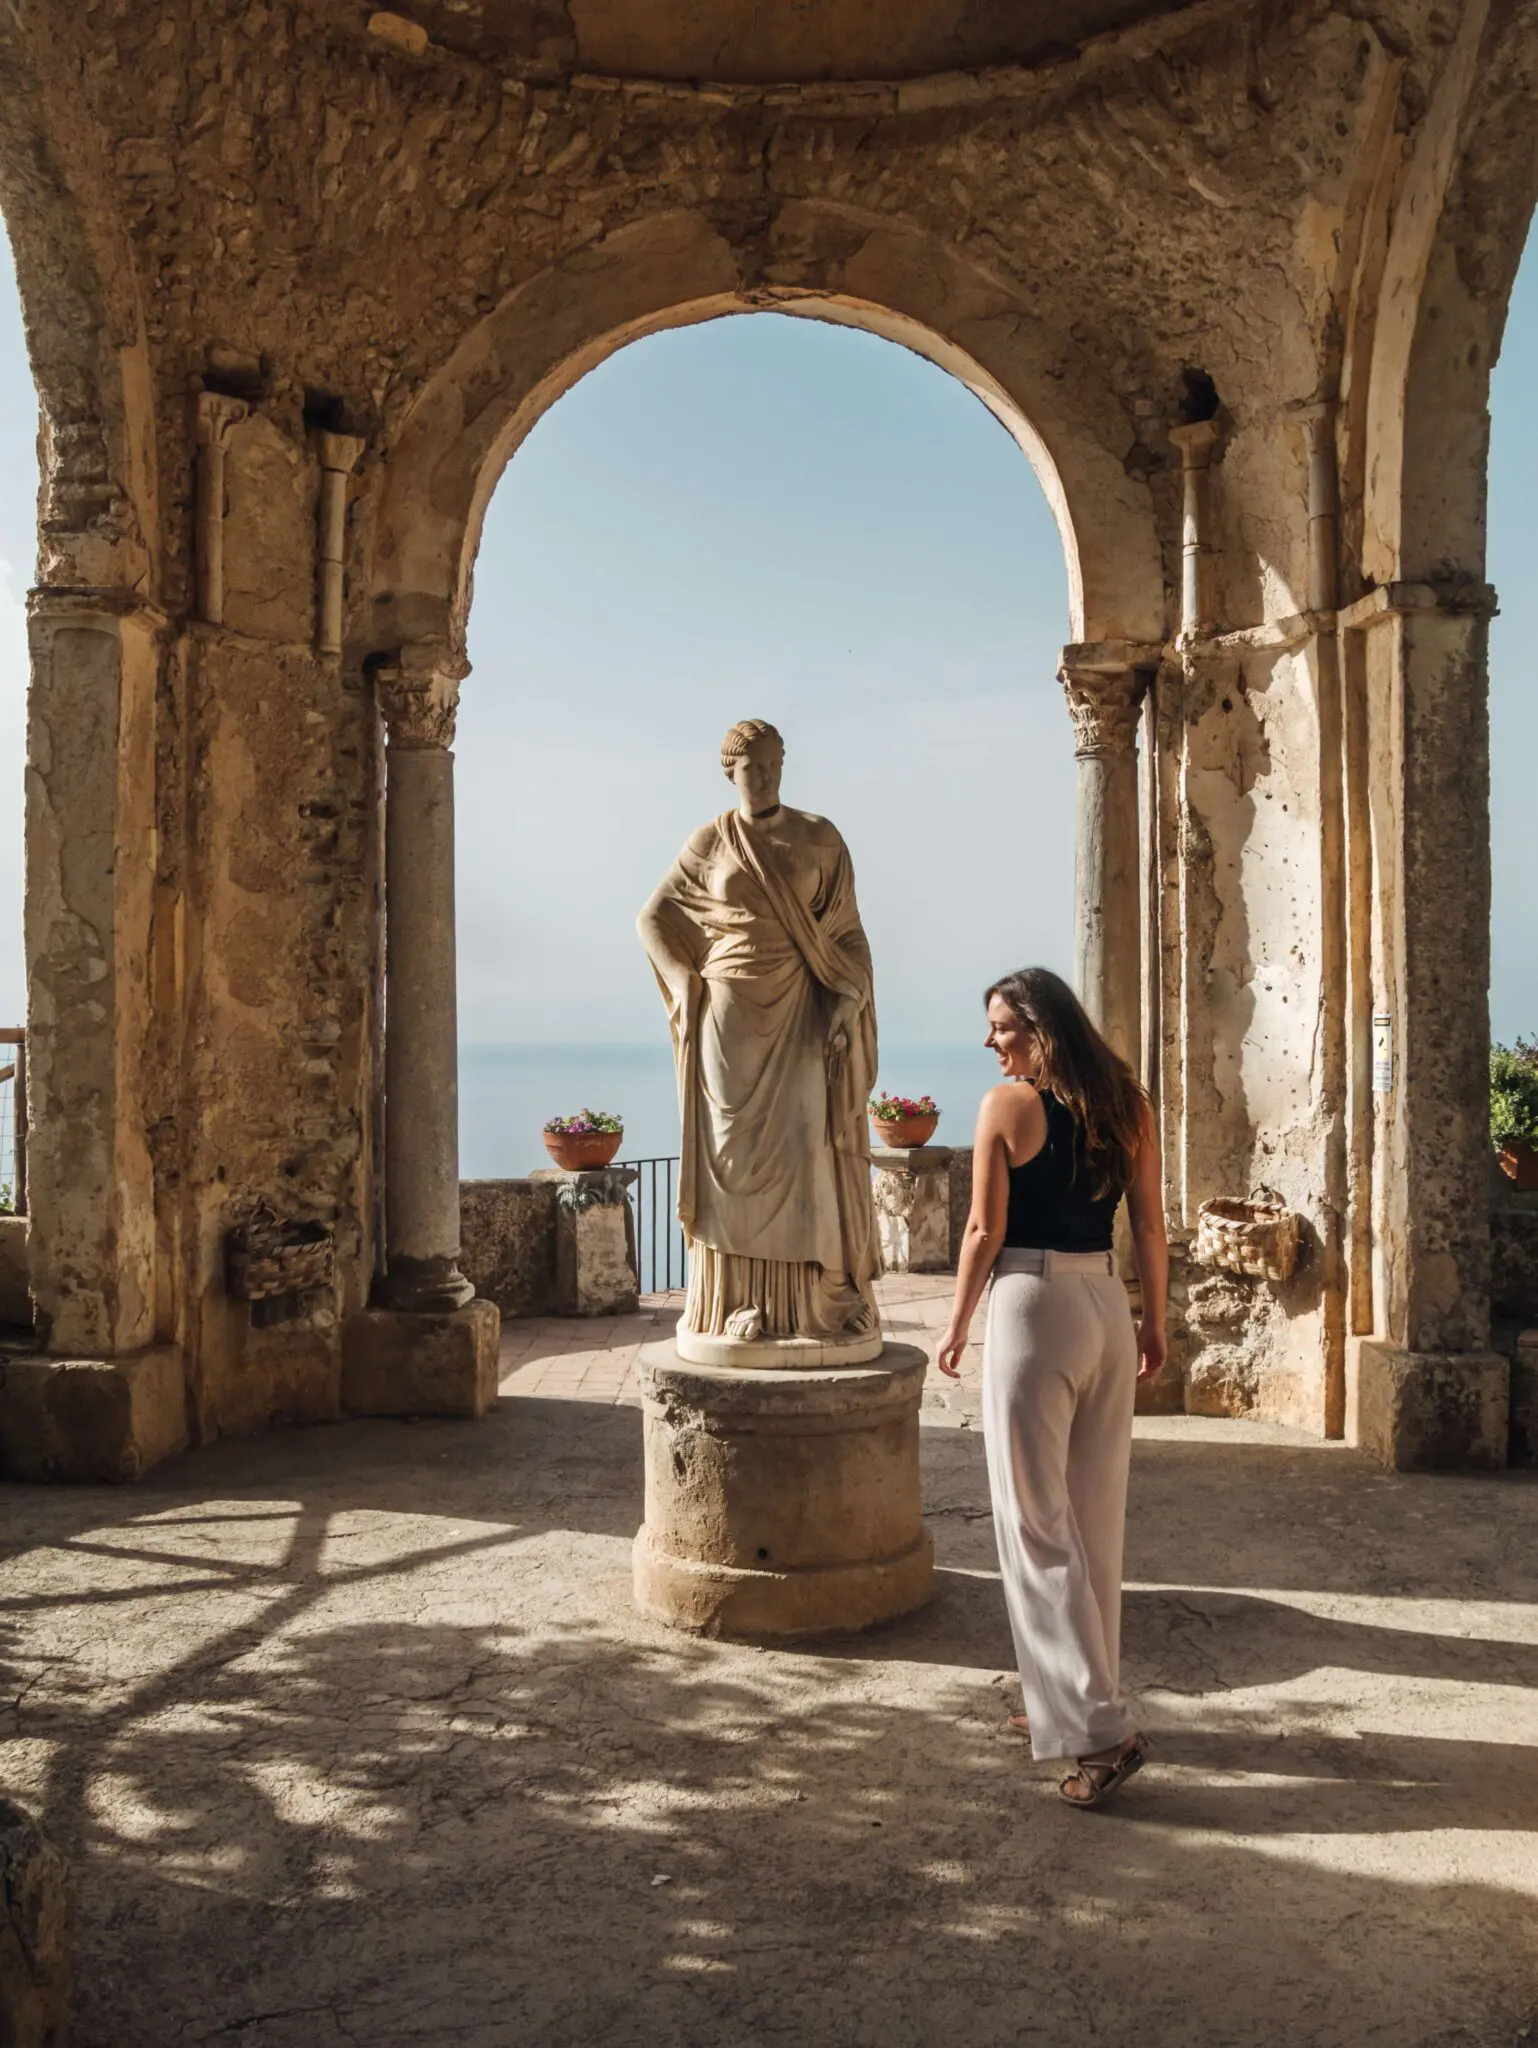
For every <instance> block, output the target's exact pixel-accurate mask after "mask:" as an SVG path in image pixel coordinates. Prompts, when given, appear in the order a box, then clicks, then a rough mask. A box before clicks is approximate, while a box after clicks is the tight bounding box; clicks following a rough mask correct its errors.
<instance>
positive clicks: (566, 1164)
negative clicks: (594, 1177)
mask: <svg viewBox="0 0 1538 2048" xmlns="http://www.w3.org/2000/svg"><path fill="white" fill-rule="evenodd" d="M624 1136H625V1126H624V1124H623V1123H622V1122H621V1121H620V1119H619V1118H618V1117H617V1116H613V1115H611V1114H610V1112H609V1111H608V1110H606V1109H579V1110H578V1111H577V1113H576V1115H575V1116H553V1117H551V1119H550V1121H549V1123H547V1124H546V1125H545V1128H544V1132H543V1137H544V1140H545V1150H546V1151H547V1152H548V1153H549V1154H550V1157H551V1158H552V1159H553V1160H554V1161H555V1163H556V1165H557V1166H559V1167H560V1168H561V1169H562V1171H563V1172H565V1173H588V1172H592V1171H593V1170H594V1169H595V1168H597V1167H600V1166H607V1165H608V1164H609V1162H610V1160H611V1159H613V1157H614V1155H615V1153H616V1152H617V1151H618V1150H619V1148H620V1145H621V1144H622V1143H623V1141H624Z"/></svg>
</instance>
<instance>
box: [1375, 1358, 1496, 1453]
mask: <svg viewBox="0 0 1538 2048" xmlns="http://www.w3.org/2000/svg"><path fill="white" fill-rule="evenodd" d="M1355 1351H1356V1358H1355V1368H1356V1370H1355V1378H1356V1442H1357V1444H1358V1446H1359V1447H1360V1448H1361V1449H1362V1450H1364V1451H1367V1452H1369V1453H1370V1454H1371V1455H1372V1456H1373V1457H1375V1458H1376V1459H1377V1460H1378V1461H1379V1463H1380V1464H1383V1465H1387V1466H1388V1467H1389V1468H1390V1470H1391V1471H1395V1472H1456V1471H1490V1470H1494V1469H1496V1468H1498V1467H1500V1466H1503V1465H1504V1464H1505V1463H1506V1450H1507V1445H1506V1438H1507V1423H1508V1415H1509V1408H1510V1388H1511V1368H1510V1365H1509V1362H1508V1361H1507V1360H1506V1359H1504V1358H1502V1357H1501V1356H1500V1355H1499V1354H1498V1353H1497V1352H1494V1351H1402V1350H1400V1349H1399V1348H1398V1347H1397V1346H1395V1345H1392V1344H1384V1343H1380V1342H1377V1341H1375V1340H1372V1339H1367V1338H1363V1339H1359V1340H1358V1341H1357V1344H1356V1346H1355Z"/></svg>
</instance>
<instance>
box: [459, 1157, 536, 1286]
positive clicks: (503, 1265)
mask: <svg viewBox="0 0 1538 2048" xmlns="http://www.w3.org/2000/svg"><path fill="white" fill-rule="evenodd" d="M555 1213H556V1190H555V1188H554V1186H553V1185H552V1184H551V1182H550V1181H549V1180H547V1179H546V1178H545V1177H544V1176H543V1175H537V1176H535V1177H534V1178H532V1179H523V1180H466V1181H461V1182H460V1184H459V1270H460V1271H461V1272H462V1273H463V1274H464V1276H465V1278H466V1279H467V1280H469V1281H470V1282H471V1283H472V1284H473V1285H474V1288H475V1291H476V1293H477V1294H478V1295H479V1296H480V1297H481V1299H482V1300H483V1301H494V1302H495V1303H496V1305H497V1307H498V1308H499V1309H500V1310H501V1311H502V1313H503V1315H505V1316H548V1315H554V1314H555V1313H556V1289H555Z"/></svg>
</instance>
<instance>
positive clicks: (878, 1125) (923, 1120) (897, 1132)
mask: <svg viewBox="0 0 1538 2048" xmlns="http://www.w3.org/2000/svg"><path fill="white" fill-rule="evenodd" d="M939 1121H940V1113H939V1111H938V1110H936V1112H935V1114H934V1115H933V1116H906V1117H897V1118H895V1119H892V1120H888V1119H887V1118H885V1117H879V1116H873V1117H872V1118H871V1120H870V1127H871V1129H872V1130H873V1131H874V1132H875V1134H876V1136H877V1137H878V1138H879V1139H880V1140H881V1142H882V1144H883V1145H927V1144H928V1143H929V1141H930V1139H931V1138H932V1137H933V1136H934V1134H935V1126H936V1125H937V1124H938V1123H939Z"/></svg>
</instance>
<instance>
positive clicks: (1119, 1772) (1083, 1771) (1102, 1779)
mask: <svg viewBox="0 0 1538 2048" xmlns="http://www.w3.org/2000/svg"><path fill="white" fill-rule="evenodd" d="M1128 1741H1129V1742H1130V1743H1131V1748H1130V1749H1120V1750H1118V1751H1117V1753H1116V1761H1115V1762H1114V1763H1106V1762H1104V1761H1103V1760H1102V1759H1098V1758H1095V1757H1090V1756H1081V1757H1076V1758H1075V1759H1074V1764H1075V1768H1074V1770H1073V1772H1072V1773H1071V1775H1070V1776H1068V1777H1066V1778H1064V1779H1063V1781H1062V1783H1061V1784H1060V1785H1059V1786H1058V1788H1057V1796H1058V1798H1059V1799H1061V1800H1062V1802H1063V1804H1064V1805H1065V1806H1100V1805H1103V1804H1104V1802H1105V1801H1106V1800H1107V1799H1109V1798H1110V1796H1111V1794H1112V1793H1113V1792H1114V1791H1115V1790H1116V1788H1117V1787H1118V1786H1119V1785H1124V1784H1125V1783H1126V1781H1127V1780H1128V1778H1131V1777H1135V1776H1136V1775H1137V1773H1138V1772H1139V1771H1140V1770H1141V1769H1142V1768H1143V1760H1144V1758H1145V1757H1146V1756H1147V1754H1148V1744H1147V1742H1146V1740H1145V1739H1144V1738H1143V1737H1142V1736H1141V1735H1132V1736H1129V1737H1128ZM1074 1783H1078V1784H1081V1785H1087V1786H1088V1787H1089V1797H1088V1798H1087V1799H1080V1798H1077V1797H1076V1796H1075V1795H1074V1794H1073V1793H1072V1792H1070V1791H1069V1789H1068V1787H1069V1786H1070V1785H1072V1784H1074Z"/></svg>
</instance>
